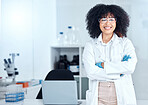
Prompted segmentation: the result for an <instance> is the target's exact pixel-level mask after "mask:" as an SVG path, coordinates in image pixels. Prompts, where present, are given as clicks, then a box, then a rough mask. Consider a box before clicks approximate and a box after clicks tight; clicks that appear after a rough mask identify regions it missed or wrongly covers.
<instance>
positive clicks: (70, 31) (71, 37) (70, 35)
mask: <svg viewBox="0 0 148 105" xmlns="http://www.w3.org/2000/svg"><path fill="white" fill-rule="evenodd" d="M67 36H68V41H69V42H68V44H75V43H76V36H75V32H74V27H72V26H68V30H67Z"/></svg>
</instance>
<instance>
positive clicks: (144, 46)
mask: <svg viewBox="0 0 148 105" xmlns="http://www.w3.org/2000/svg"><path fill="white" fill-rule="evenodd" d="M98 3H105V4H117V5H119V6H121V7H123V8H124V9H125V11H127V12H128V14H129V15H130V20H131V22H130V27H129V28H128V33H127V36H128V38H129V39H131V40H132V42H133V44H134V46H135V48H136V53H137V57H138V63H137V66H136V70H135V73H134V74H133V81H134V86H135V91H136V96H137V99H138V100H141V99H146V100H148V82H147V81H146V79H147V78H148V70H147V68H148V41H147V40H148V11H147V9H148V7H147V5H148V2H147V1H146V0H142V1H140V0H57V33H58V32H60V31H64V32H66V27H67V26H68V25H74V26H77V27H79V28H80V36H81V38H82V39H83V40H81V41H82V43H83V44H84V43H85V42H86V41H87V40H89V35H88V33H87V30H86V29H85V28H86V23H85V16H86V14H87V12H88V10H89V9H90V8H92V7H93V6H95V5H96V4H98Z"/></svg>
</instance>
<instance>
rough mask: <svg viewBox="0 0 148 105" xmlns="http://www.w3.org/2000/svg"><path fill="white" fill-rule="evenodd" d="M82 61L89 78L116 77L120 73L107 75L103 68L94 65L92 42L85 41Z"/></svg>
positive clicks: (118, 76) (103, 78) (104, 78)
mask: <svg viewBox="0 0 148 105" xmlns="http://www.w3.org/2000/svg"><path fill="white" fill-rule="evenodd" d="M82 60H83V63H84V67H85V70H86V74H87V77H88V78H89V79H90V80H106V79H118V78H120V75H107V74H106V72H105V70H104V69H102V68H99V67H98V66H96V65H95V56H94V52H93V47H92V43H87V44H86V45H85V48H84V52H83V59H82Z"/></svg>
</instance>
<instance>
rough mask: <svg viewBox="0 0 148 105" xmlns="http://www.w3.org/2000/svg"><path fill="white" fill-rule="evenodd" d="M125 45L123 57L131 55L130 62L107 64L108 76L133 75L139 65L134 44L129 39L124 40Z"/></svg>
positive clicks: (105, 65) (105, 64)
mask: <svg viewBox="0 0 148 105" xmlns="http://www.w3.org/2000/svg"><path fill="white" fill-rule="evenodd" d="M123 45H124V51H123V56H124V55H130V57H131V59H128V61H117V62H115V61H114V62H112V61H111V62H105V63H104V69H105V71H106V73H107V74H116V73H118V74H132V73H133V72H134V70H135V66H136V63H137V57H136V53H135V48H134V46H133V44H132V42H131V41H130V40H129V39H127V38H126V39H125V40H124V43H123Z"/></svg>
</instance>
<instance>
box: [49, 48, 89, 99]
mask: <svg viewBox="0 0 148 105" xmlns="http://www.w3.org/2000/svg"><path fill="white" fill-rule="evenodd" d="M83 50H84V46H76V45H71V46H51V49H50V51H51V63H52V64H51V66H52V67H51V68H52V69H54V64H55V62H57V61H58V60H59V56H60V55H67V59H68V60H69V61H72V59H73V55H79V75H74V78H75V80H76V81H77V88H78V99H86V96H85V93H86V90H87V89H88V78H87V77H86V72H85V70H84V65H83V63H82V53H83Z"/></svg>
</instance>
